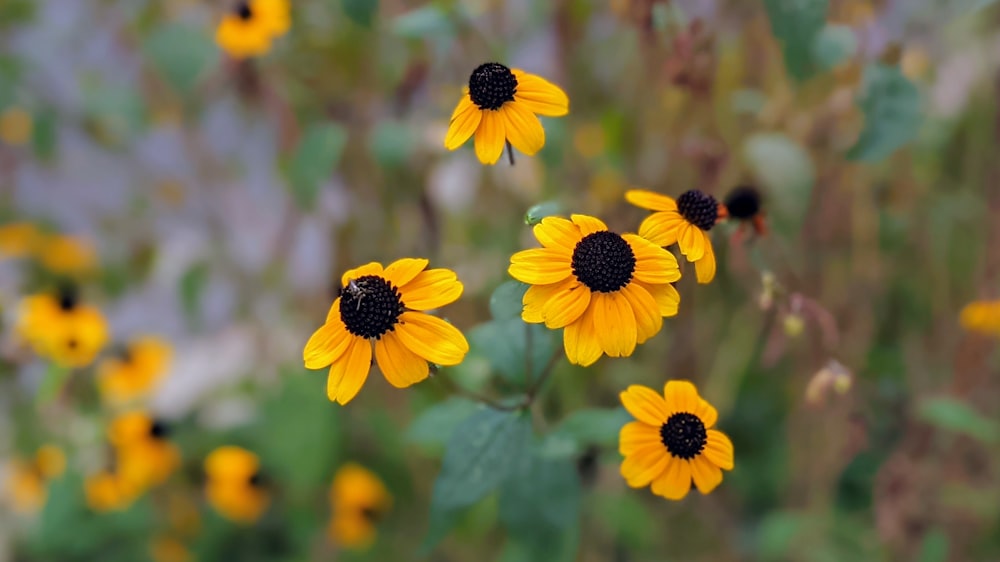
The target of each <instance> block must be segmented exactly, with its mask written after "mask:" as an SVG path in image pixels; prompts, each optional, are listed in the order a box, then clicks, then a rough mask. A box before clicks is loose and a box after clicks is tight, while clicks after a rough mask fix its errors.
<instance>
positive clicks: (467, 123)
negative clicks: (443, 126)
mask: <svg viewBox="0 0 1000 562" xmlns="http://www.w3.org/2000/svg"><path fill="white" fill-rule="evenodd" d="M466 101H468V105H467V106H465V110H464V111H462V112H461V113H458V114H457V115H456V116H455V117H453V118H452V120H451V124H450V125H448V133H447V134H446V135H445V137H444V147H445V148H447V149H448V150H455V149H457V148H458V147H460V146H462V145H463V144H465V142H466V141H467V140H469V139H470V138H472V135H474V134H476V130H477V129H479V124H480V123H482V120H483V111H482V110H481V109H479V108H478V107H476V106H475V105H473V104H472V101H471V100H469V96H465V97H464V98H462V101H461V102H459V104H458V107H459V108H461V107H463V104H464V103H465V102H466ZM455 111H456V112H457V111H458V109H456V110H455Z"/></svg>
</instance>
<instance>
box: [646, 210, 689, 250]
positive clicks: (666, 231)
mask: <svg viewBox="0 0 1000 562" xmlns="http://www.w3.org/2000/svg"><path fill="white" fill-rule="evenodd" d="M686 224H687V221H686V220H684V217H682V216H681V214H680V213H678V212H677V211H663V212H659V213H653V214H652V215H649V216H648V217H646V218H645V220H643V221H642V224H640V225H639V236H642V237H643V238H645V239H646V240H649V241H650V242H652V243H653V244H656V245H657V246H669V245H671V244H673V243H675V242H677V236H678V234H679V232H680V228H681V227H682V226H684V225H686Z"/></svg>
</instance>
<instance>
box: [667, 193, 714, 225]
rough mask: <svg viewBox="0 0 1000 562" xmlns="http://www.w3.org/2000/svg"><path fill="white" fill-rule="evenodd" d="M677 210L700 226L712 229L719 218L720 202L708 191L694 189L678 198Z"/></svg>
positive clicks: (690, 221)
mask: <svg viewBox="0 0 1000 562" xmlns="http://www.w3.org/2000/svg"><path fill="white" fill-rule="evenodd" d="M677 211H678V212H679V213H680V214H681V216H682V217H684V219H685V220H687V221H688V222H689V223H691V224H693V225H695V226H697V227H698V228H700V229H702V230H706V231H707V230H712V227H713V226H715V221H716V220H718V218H719V202H718V201H716V200H715V197H712V196H711V195H709V194H707V193H702V192H701V191H698V190H697V189H692V190H690V191H685V192H684V193H682V194H681V196H680V197H678V198H677Z"/></svg>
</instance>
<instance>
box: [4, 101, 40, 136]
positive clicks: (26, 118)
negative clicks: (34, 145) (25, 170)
mask: <svg viewBox="0 0 1000 562" xmlns="http://www.w3.org/2000/svg"><path fill="white" fill-rule="evenodd" d="M33 130H34V121H33V119H32V118H31V114H30V113H28V112H27V111H25V110H24V108H21V107H17V106H11V107H8V108H7V109H5V110H3V113H0V140H2V141H3V142H4V144H7V145H9V146H22V145H24V144H27V143H28V141H30V140H31V133H32V131H33Z"/></svg>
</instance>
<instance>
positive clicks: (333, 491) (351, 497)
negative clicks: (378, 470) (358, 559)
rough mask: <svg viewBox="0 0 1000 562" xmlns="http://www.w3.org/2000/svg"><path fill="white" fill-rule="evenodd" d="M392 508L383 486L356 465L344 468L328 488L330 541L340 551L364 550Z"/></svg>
mask: <svg viewBox="0 0 1000 562" xmlns="http://www.w3.org/2000/svg"><path fill="white" fill-rule="evenodd" d="M391 507H392V496H391V495H390V494H389V491H388V490H387V489H386V487H385V484H383V483H382V480H381V479H379V477H378V476H376V475H375V474H374V473H372V472H371V471H370V470H368V469H366V468H364V467H362V466H361V465H358V464H356V463H348V464H345V465H344V466H342V467H341V468H340V470H338V471H337V474H336V475H334V477H333V484H332V485H331V486H330V510H331V518H330V526H329V529H328V532H329V535H330V538H331V539H332V540H333V541H334V542H336V543H337V544H338V545H340V546H341V547H343V548H351V549H364V548H367V547H368V546H370V545H371V544H372V542H373V541H374V540H375V525H376V524H377V523H378V521H379V520H380V519H381V518H382V517H383V516H384V515H385V513H386V512H387V511H389V509H390V508H391Z"/></svg>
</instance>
